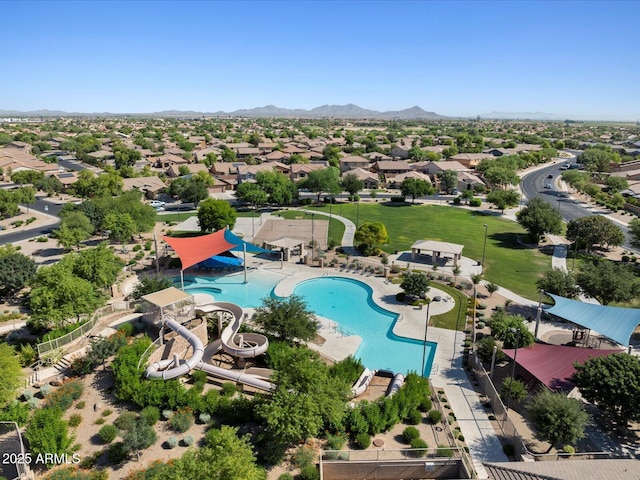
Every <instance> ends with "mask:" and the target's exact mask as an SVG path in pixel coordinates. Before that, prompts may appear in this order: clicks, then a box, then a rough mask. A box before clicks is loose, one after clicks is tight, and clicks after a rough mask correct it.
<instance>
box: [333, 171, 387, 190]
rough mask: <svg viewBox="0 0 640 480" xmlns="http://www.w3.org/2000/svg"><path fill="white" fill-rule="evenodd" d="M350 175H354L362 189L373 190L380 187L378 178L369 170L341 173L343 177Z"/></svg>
mask: <svg viewBox="0 0 640 480" xmlns="http://www.w3.org/2000/svg"><path fill="white" fill-rule="evenodd" d="M351 173H352V174H354V175H355V176H356V177H357V178H358V180H362V182H363V183H364V188H367V189H373V188H378V187H379V186H380V178H379V177H378V175H376V174H375V173H372V172H371V171H369V170H365V169H364V168H354V169H353V170H349V171H348V172H345V173H343V174H342V176H343V177H344V176H345V175H346V174H351Z"/></svg>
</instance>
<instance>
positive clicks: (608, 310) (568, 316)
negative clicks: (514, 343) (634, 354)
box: [546, 293, 640, 345]
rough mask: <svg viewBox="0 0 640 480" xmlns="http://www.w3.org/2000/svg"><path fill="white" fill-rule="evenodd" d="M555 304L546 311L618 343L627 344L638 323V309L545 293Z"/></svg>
mask: <svg viewBox="0 0 640 480" xmlns="http://www.w3.org/2000/svg"><path fill="white" fill-rule="evenodd" d="M547 295H549V296H550V297H551V298H552V299H553V301H554V302H556V303H555V305H553V306H551V307H548V308H546V311H547V312H548V313H551V314H552V315H556V316H557V317H560V318H564V319H565V320H569V321H570V322H573V323H575V324H577V325H580V326H582V327H585V328H588V329H590V330H595V331H596V332H598V333H600V334H602V335H604V336H605V337H607V338H610V339H611V340H613V341H614V342H616V343H618V344H620V345H629V342H630V340H631V335H632V334H633V331H634V330H635V329H636V327H637V326H638V325H640V309H637V308H621V307H609V306H606V305H595V304H592V303H584V302H580V301H578V300H571V299H569V298H564V297H560V296H558V295H553V294H551V293H547Z"/></svg>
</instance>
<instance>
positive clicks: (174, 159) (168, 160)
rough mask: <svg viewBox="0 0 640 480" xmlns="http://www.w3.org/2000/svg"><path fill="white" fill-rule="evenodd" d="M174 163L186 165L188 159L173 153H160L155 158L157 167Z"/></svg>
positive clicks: (164, 166)
mask: <svg viewBox="0 0 640 480" xmlns="http://www.w3.org/2000/svg"><path fill="white" fill-rule="evenodd" d="M173 163H175V164H176V165H186V164H188V163H189V161H188V160H187V159H185V158H183V157H179V156H178V155H173V154H171V153H165V154H164V155H161V156H159V157H158V159H157V160H156V167H157V168H169V166H170V165H171V164H173Z"/></svg>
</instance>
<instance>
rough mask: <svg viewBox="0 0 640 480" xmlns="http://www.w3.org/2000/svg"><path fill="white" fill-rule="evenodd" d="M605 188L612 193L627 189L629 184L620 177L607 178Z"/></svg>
mask: <svg viewBox="0 0 640 480" xmlns="http://www.w3.org/2000/svg"><path fill="white" fill-rule="evenodd" d="M607 187H609V189H610V191H611V192H612V193H615V192H619V191H620V190H624V189H625V188H629V182H628V181H627V179H626V178H622V177H607Z"/></svg>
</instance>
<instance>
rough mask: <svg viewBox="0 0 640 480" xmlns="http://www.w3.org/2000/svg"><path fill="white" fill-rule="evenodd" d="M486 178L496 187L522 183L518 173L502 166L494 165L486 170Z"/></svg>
mask: <svg viewBox="0 0 640 480" xmlns="http://www.w3.org/2000/svg"><path fill="white" fill-rule="evenodd" d="M484 178H485V179H486V180H487V181H488V182H489V183H490V184H491V185H494V186H496V187H500V188H503V189H504V188H506V187H507V186H509V185H517V184H518V183H520V177H518V174H517V173H516V172H515V171H514V170H511V169H509V168H506V167H502V166H494V167H491V168H489V169H488V170H487V171H486V172H484Z"/></svg>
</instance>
